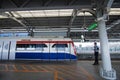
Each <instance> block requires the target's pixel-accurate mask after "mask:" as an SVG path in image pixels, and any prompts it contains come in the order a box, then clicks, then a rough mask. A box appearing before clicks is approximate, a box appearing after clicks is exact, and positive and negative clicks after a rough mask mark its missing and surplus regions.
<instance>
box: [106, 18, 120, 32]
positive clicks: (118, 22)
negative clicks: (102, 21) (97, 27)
mask: <svg viewBox="0 0 120 80" xmlns="http://www.w3.org/2000/svg"><path fill="white" fill-rule="evenodd" d="M118 24H120V19H118V20H116V21H114V22H112V23H111V24H110V25H108V26H109V27H108V28H107V30H110V29H111V28H113V27H115V26H116V25H118Z"/></svg>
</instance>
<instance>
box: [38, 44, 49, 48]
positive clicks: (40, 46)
mask: <svg viewBox="0 0 120 80" xmlns="http://www.w3.org/2000/svg"><path fill="white" fill-rule="evenodd" d="M44 47H47V45H46V44H36V48H44Z"/></svg>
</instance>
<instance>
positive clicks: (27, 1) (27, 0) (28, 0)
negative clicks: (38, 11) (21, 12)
mask: <svg viewBox="0 0 120 80" xmlns="http://www.w3.org/2000/svg"><path fill="white" fill-rule="evenodd" d="M29 2H30V0H26V1H25V2H24V3H23V4H22V5H21V6H20V7H21V8H22V7H24V6H26V5H27V4H28V3H29Z"/></svg>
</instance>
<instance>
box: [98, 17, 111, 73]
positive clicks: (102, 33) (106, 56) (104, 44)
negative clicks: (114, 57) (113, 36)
mask: <svg viewBox="0 0 120 80" xmlns="http://www.w3.org/2000/svg"><path fill="white" fill-rule="evenodd" d="M98 31H99V38H100V47H101V56H102V67H103V69H105V70H106V71H110V70H112V67H111V59H110V52H109V44H108V37H107V33H106V26H105V21H104V20H103V19H102V20H100V21H98Z"/></svg>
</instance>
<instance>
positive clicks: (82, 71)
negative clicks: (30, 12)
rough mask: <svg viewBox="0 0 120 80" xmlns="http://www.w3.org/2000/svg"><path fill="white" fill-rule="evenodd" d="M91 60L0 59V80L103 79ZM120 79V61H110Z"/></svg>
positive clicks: (98, 66)
mask: <svg viewBox="0 0 120 80" xmlns="http://www.w3.org/2000/svg"><path fill="white" fill-rule="evenodd" d="M93 62H94V61H93V60H90V61H88V60H79V61H76V62H68V61H64V62H49V61H48V62H47V61H46V62H43V61H0V80H104V79H103V78H102V77H100V74H99V68H100V66H101V61H100V64H99V65H92V64H93ZM112 65H113V68H114V69H115V70H116V73H117V80H120V69H119V68H120V61H119V60H114V61H112Z"/></svg>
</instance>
